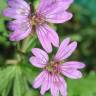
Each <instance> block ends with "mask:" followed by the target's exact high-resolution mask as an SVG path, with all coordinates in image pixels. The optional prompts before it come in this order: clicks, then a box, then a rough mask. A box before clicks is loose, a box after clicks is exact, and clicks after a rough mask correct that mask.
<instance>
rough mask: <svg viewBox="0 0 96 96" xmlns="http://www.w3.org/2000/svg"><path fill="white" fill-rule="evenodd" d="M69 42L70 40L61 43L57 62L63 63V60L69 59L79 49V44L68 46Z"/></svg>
mask: <svg viewBox="0 0 96 96" xmlns="http://www.w3.org/2000/svg"><path fill="white" fill-rule="evenodd" d="M66 42H67V43H66ZM68 42H69V39H67V40H66V39H65V40H64V41H63V42H62V43H61V45H60V48H59V50H58V52H57V53H56V55H55V60H56V61H61V60H63V59H66V58H68V57H69V56H70V55H71V54H72V53H73V52H74V51H75V49H76V48H77V42H75V41H74V42H72V43H70V44H68ZM62 46H64V47H62Z"/></svg>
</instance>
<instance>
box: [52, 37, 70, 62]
mask: <svg viewBox="0 0 96 96" xmlns="http://www.w3.org/2000/svg"><path fill="white" fill-rule="evenodd" d="M69 42H70V38H66V39H64V40H63V42H62V43H61V45H60V47H59V49H58V51H57V53H56V55H55V57H54V59H55V61H58V59H59V57H60V55H61V54H62V53H63V52H64V50H65V48H66V47H67V46H68V44H69Z"/></svg>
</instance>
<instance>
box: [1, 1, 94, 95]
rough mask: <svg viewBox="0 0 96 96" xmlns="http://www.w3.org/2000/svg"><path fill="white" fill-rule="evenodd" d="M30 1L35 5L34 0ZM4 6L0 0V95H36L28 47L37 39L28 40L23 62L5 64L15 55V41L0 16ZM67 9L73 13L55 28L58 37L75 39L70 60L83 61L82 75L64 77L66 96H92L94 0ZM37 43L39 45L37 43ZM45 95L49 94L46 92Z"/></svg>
mask: <svg viewBox="0 0 96 96" xmlns="http://www.w3.org/2000/svg"><path fill="white" fill-rule="evenodd" d="M31 1H32V0H30V2H31ZM32 2H33V4H34V6H36V5H37V3H38V0H33V1H32ZM5 7H6V0H0V96H39V95H40V94H39V90H35V89H33V88H32V86H31V83H32V81H33V80H34V78H35V77H36V76H37V75H38V74H39V72H40V70H39V69H37V68H34V67H33V66H31V64H29V62H28V58H29V56H30V53H31V52H30V49H31V47H32V48H33V47H34V46H35V45H36V42H38V41H37V38H36V39H34V40H35V43H34V42H33V41H34V40H33V41H32V42H31V43H32V46H29V48H28V49H29V50H28V51H27V54H25V57H24V58H27V59H25V61H23V62H22V63H20V64H18V65H15V64H14V65H7V64H6V62H7V60H8V59H13V58H14V54H16V43H14V42H10V41H9V39H8V34H9V32H10V31H9V30H8V28H7V23H8V20H9V19H8V18H5V17H4V16H3V15H2V11H3V9H4V8H5ZM69 10H70V11H71V12H72V13H73V18H72V20H70V21H69V22H67V23H65V24H60V25H59V24H58V25H56V29H57V32H58V34H59V36H60V38H61V40H62V39H63V38H65V37H67V36H69V37H71V38H72V40H76V41H78V49H77V51H76V52H75V53H74V54H73V56H72V57H71V58H70V59H71V60H79V61H83V62H85V63H86V69H85V71H84V72H83V73H84V74H85V76H84V78H82V79H80V80H70V79H67V80H66V81H67V82H68V96H96V87H95V86H96V83H95V82H96V74H95V72H96V51H95V50H96V0H75V2H74V3H73V4H72V6H71V7H70V9H69ZM37 46H38V47H40V44H39V43H38V44H37ZM37 46H36V47H37ZM26 55H27V56H26ZM38 71H39V72H38ZM46 96H50V94H49V92H48V93H47V94H46Z"/></svg>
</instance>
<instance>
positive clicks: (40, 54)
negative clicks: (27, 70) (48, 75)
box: [29, 48, 49, 68]
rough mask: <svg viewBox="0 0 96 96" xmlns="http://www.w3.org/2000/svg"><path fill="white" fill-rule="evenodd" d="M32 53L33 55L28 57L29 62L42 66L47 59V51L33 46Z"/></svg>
mask: <svg viewBox="0 0 96 96" xmlns="http://www.w3.org/2000/svg"><path fill="white" fill-rule="evenodd" d="M32 53H33V55H34V56H32V57H31V58H30V59H29V61H30V62H31V64H32V65H34V66H36V67H40V68H44V67H45V66H46V64H47V63H48V60H49V57H48V55H47V53H46V52H45V51H43V50H41V49H39V48H33V49H32Z"/></svg>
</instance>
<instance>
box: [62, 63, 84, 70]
mask: <svg viewBox="0 0 96 96" xmlns="http://www.w3.org/2000/svg"><path fill="white" fill-rule="evenodd" d="M61 66H62V67H63V68H70V69H82V68H84V67H85V64H84V63H82V62H78V61H69V62H65V63H64V64H62V65H61Z"/></svg>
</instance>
